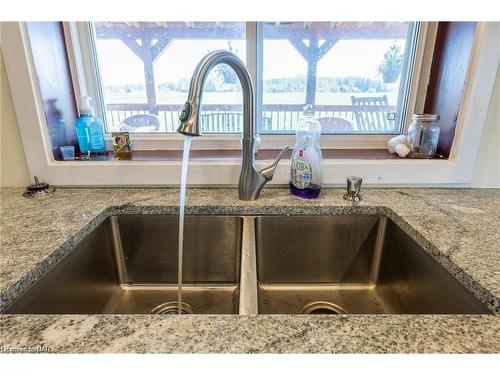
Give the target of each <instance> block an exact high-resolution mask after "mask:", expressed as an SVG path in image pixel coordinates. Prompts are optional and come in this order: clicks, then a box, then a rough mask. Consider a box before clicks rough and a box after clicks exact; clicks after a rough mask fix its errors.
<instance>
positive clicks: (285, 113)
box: [106, 103, 395, 134]
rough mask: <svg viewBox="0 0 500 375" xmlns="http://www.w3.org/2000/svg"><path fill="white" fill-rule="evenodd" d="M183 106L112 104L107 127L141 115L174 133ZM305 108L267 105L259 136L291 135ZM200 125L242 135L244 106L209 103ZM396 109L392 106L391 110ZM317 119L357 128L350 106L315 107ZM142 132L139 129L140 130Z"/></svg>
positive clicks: (114, 127)
mask: <svg viewBox="0 0 500 375" xmlns="http://www.w3.org/2000/svg"><path fill="white" fill-rule="evenodd" d="M183 107H184V106H183V105H181V104H158V105H155V106H151V105H148V104H142V103H110V104H107V105H106V110H107V119H108V122H109V124H108V127H109V128H110V129H111V130H115V131H118V130H120V126H121V124H122V122H123V120H125V119H126V118H128V117H130V116H133V115H138V114H153V115H156V116H158V118H159V120H160V128H159V129H158V131H159V132H167V133H173V132H175V131H176V129H177V127H178V125H179V114H180V113H181V111H182V109H183ZM303 108H304V106H303V105H300V104H265V105H263V108H262V112H263V116H262V122H261V125H260V129H259V133H261V134H265V133H270V134H279V133H292V132H293V131H294V129H295V126H296V124H297V122H298V121H299V120H300V118H301V117H302V113H303ZM201 109H202V111H201V126H202V131H203V132H205V133H239V132H241V131H242V129H243V107H242V106H241V105H238V104H207V105H203V106H202V108H201ZM394 109H395V106H389V107H388V110H390V111H392V110H394ZM314 110H315V115H316V116H317V117H318V118H320V119H321V118H342V119H345V120H347V121H349V122H350V123H351V124H352V127H353V130H354V131H357V130H358V127H357V124H356V120H355V115H354V112H353V107H352V106H351V105H316V106H315V107H314ZM138 130H139V129H138Z"/></svg>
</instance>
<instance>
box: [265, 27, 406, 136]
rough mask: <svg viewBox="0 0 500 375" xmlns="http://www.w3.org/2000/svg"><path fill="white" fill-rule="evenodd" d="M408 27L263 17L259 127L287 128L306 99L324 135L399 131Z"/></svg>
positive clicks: (291, 127) (270, 129) (276, 131)
mask: <svg viewBox="0 0 500 375" xmlns="http://www.w3.org/2000/svg"><path fill="white" fill-rule="evenodd" d="M414 30H415V28H414V27H413V25H410V24H408V23H404V22H391V23H386V22H368V23H360V22H308V23H304V22H273V23H268V22H266V23H263V25H262V39H263V61H262V76H263V77H262V79H263V81H264V82H263V83H264V84H263V92H262V102H263V103H262V121H261V126H260V132H261V133H262V134H265V133H267V134H290V133H293V132H294V130H295V125H296V124H297V121H298V120H299V119H300V117H301V116H302V112H303V107H304V105H307V104H310V105H312V106H313V108H315V110H316V116H317V117H319V119H320V123H321V126H322V131H323V134H396V133H399V132H400V131H401V130H402V121H401V118H404V116H401V115H402V114H403V113H402V111H403V108H404V107H403V103H404V102H405V99H406V97H407V92H408V89H409V86H408V85H406V83H407V81H408V80H407V75H406V74H405V73H406V71H405V70H404V69H403V66H407V65H408V64H409V62H410V61H409V60H410V59H411V57H412V55H413V54H412V53H411V52H412V43H413V40H414V35H413V33H414ZM405 51H407V52H406V53H405Z"/></svg>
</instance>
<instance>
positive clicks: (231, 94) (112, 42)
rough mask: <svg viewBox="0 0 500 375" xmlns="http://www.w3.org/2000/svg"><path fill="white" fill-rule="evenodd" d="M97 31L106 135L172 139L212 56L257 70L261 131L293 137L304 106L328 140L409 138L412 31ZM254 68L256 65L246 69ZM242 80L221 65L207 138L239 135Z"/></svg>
mask: <svg viewBox="0 0 500 375" xmlns="http://www.w3.org/2000/svg"><path fill="white" fill-rule="evenodd" d="M245 26H246V25H245V24H244V23H236V22H193V23H186V22H168V23H167V22H135V23H125V22H96V23H94V24H93V38H91V39H90V43H92V44H94V45H93V46H92V47H93V48H92V49H93V50H94V51H95V52H94V54H95V56H94V62H95V69H94V73H95V75H96V76H97V77H98V79H97V81H98V82H99V83H100V84H99V85H98V87H97V91H98V93H96V96H97V97H98V98H100V102H101V105H102V107H103V108H102V114H103V115H104V116H105V117H106V119H105V122H106V129H107V131H108V132H111V131H117V130H126V131H131V132H137V133H165V134H168V133H175V131H176V129H177V126H178V115H179V113H180V111H181V110H182V108H183V104H184V102H185V100H186V98H187V95H188V90H189V82H190V79H191V74H192V72H193V70H194V68H195V66H196V64H197V63H198V61H199V60H200V59H201V58H202V57H203V56H204V55H205V54H206V53H207V52H209V51H212V50H215V49H227V50H230V51H233V52H234V53H236V54H237V55H238V56H239V57H240V58H241V59H242V60H243V61H246V60H247V56H246V53H247V47H248V46H249V45H250V46H252V47H254V48H250V49H248V50H249V51H255V52H254V56H249V57H248V58H249V63H250V61H252V62H253V64H254V65H255V68H254V71H253V72H251V73H253V76H254V79H255V80H256V81H257V84H256V88H257V91H256V95H257V103H259V105H258V113H257V115H258V116H257V119H258V131H259V133H261V134H263V135H277V134H293V133H294V131H295V126H296V124H297V122H298V121H299V119H300V118H301V116H302V113H303V108H304V106H305V105H307V104H310V105H312V106H313V108H314V109H315V111H316V115H317V116H318V117H319V118H320V122H321V125H322V129H323V134H325V135H328V134H378V135H380V134H398V133H400V132H401V131H402V130H403V125H404V118H405V110H406V104H407V102H408V93H409V90H410V81H411V80H410V78H411V72H412V69H411V67H412V64H413V58H414V55H415V54H414V50H415V48H416V43H415V40H416V38H417V36H418V33H417V30H418V27H416V24H415V23H405V22H399V23H398V22H390V23H386V22H368V23H366V22H365V23H359V22H309V23H307V22H306V23H304V22H272V23H271V22H263V23H258V24H257V30H258V32H255V33H254V35H248V34H247V33H245ZM249 65H250V64H249ZM242 120H243V113H242V97H241V87H240V84H239V81H238V79H237V77H236V75H235V74H234V72H233V71H232V69H231V68H229V67H228V66H225V65H221V66H218V67H217V68H215V69H214V71H212V72H211V74H210V76H209V78H208V79H207V82H206V84H205V88H204V94H203V105H202V113H201V123H202V131H203V132H204V133H240V132H241V131H242V124H243V121H242Z"/></svg>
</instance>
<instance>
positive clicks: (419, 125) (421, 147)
mask: <svg viewBox="0 0 500 375" xmlns="http://www.w3.org/2000/svg"><path fill="white" fill-rule="evenodd" d="M438 120H439V115H437V114H430V113H415V114H414V115H413V122H412V123H411V125H410V127H409V128H408V143H409V144H410V155H409V157H414V158H432V157H433V156H434V155H435V154H436V149H437V145H438V140H439V131H440V128H439V124H438Z"/></svg>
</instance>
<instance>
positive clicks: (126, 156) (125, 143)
mask: <svg viewBox="0 0 500 375" xmlns="http://www.w3.org/2000/svg"><path fill="white" fill-rule="evenodd" d="M111 136H112V138H113V154H114V155H115V160H130V159H131V158H132V146H131V144H130V135H129V132H112V133H111Z"/></svg>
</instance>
